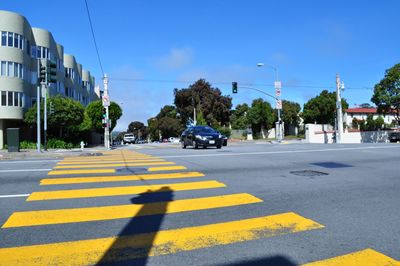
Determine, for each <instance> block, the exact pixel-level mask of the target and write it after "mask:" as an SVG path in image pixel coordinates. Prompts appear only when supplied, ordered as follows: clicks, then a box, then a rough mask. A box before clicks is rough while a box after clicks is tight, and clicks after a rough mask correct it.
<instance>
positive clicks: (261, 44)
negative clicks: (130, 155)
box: [0, 0, 400, 130]
mask: <svg viewBox="0 0 400 266" xmlns="http://www.w3.org/2000/svg"><path fill="white" fill-rule="evenodd" d="M88 4H89V7H90V12H91V16H92V21H93V25H94V30H95V34H96V38H97V43H98V46H99V51H100V56H101V59H102V63H103V66H104V71H105V72H106V73H107V74H108V75H109V77H110V94H111V98H112V100H114V101H116V102H119V103H121V104H122V107H123V109H124V116H123V117H122V119H121V121H120V122H119V125H118V126H117V129H119V130H125V129H126V127H127V125H128V124H129V122H131V121H135V120H140V121H143V122H145V121H146V120H147V119H148V118H150V117H152V116H155V115H156V114H157V113H158V111H159V110H160V108H161V107H162V106H163V105H165V104H172V103H173V93H172V91H173V89H174V88H184V87H187V86H188V85H189V84H190V83H192V82H194V81H195V80H197V79H199V78H205V79H207V80H208V81H210V82H211V83H212V84H213V85H214V86H216V87H218V88H220V89H221V91H222V92H223V94H225V95H228V94H231V86H230V85H229V83H230V82H232V81H237V82H238V83H239V87H240V84H245V83H246V84H247V83H250V84H266V85H267V86H258V87H257V88H259V89H263V90H265V91H266V92H268V93H273V87H272V85H273V81H274V72H273V69H272V68H268V67H264V68H257V67H256V63H258V62H264V63H265V64H270V65H274V66H276V67H277V68H278V69H279V76H280V79H281V80H282V84H283V87H282V97H283V98H284V99H287V100H292V101H296V102H299V103H300V104H302V105H303V104H304V102H306V101H307V100H308V99H310V98H311V97H314V96H316V95H318V94H319V92H320V91H321V90H323V89H329V90H333V87H334V86H335V75H336V73H339V74H340V76H341V78H342V80H343V81H344V82H345V86H346V88H348V89H346V90H345V91H344V92H343V97H345V98H346V99H347V100H348V102H349V104H350V106H352V105H354V104H361V103H364V102H369V101H370V98H371V96H372V92H373V91H372V90H371V89H368V88H373V86H374V84H376V83H377V82H379V80H380V79H382V78H383V75H384V71H385V70H386V69H388V68H390V67H391V66H393V65H394V64H396V63H399V62H400V45H399V44H400V34H399V33H400V27H399V20H398V11H399V10H400V1H398V0H385V1H361V0H360V1H316V0H315V1H311V0H304V1H295V0H292V1H289V0H286V1H285V0H282V1H263V0H247V1H243V0H236V1H234V0H202V1H184V0H170V1H162V0H159V1H155V0H147V1H138V0H126V1H122V0H115V1H103V0H96V1H95V0H88ZM0 9H3V10H9V11H14V12H17V13H20V14H22V15H24V16H25V17H26V18H27V19H28V20H29V22H30V23H31V25H32V26H33V27H39V28H45V29H48V30H50V31H51V32H52V33H53V36H54V38H55V39H56V41H57V42H58V43H60V44H62V45H64V48H65V52H66V53H70V54H73V55H75V56H76V58H77V60H78V61H79V62H80V63H81V64H82V65H83V66H84V68H86V69H89V70H90V71H91V73H92V74H93V75H94V76H95V77H96V81H97V82H101V79H100V77H101V75H102V74H101V70H100V67H99V64H98V61H97V57H96V53H95V50H94V45H93V41H92V37H91V34H90V27H89V22H88V18H87V15H86V9H85V2H84V0H69V1H54V0H53V1H50V0H48V1H42V0H36V1H26V0H25V1H23V0H12V1H2V2H1V3H0ZM121 79H128V80H125V81H124V80H121ZM132 79H139V80H142V81H135V80H132ZM144 80H145V81H144ZM156 80H168V81H172V82H156ZM173 81H179V82H173ZM260 96H262V95H260V94H258V93H256V92H251V91H245V90H243V89H240V88H239V93H238V94H237V95H233V103H234V105H236V104H238V103H243V102H247V103H251V101H252V99H254V98H257V97H260ZM268 100H269V99H268ZM271 102H272V101H271Z"/></svg>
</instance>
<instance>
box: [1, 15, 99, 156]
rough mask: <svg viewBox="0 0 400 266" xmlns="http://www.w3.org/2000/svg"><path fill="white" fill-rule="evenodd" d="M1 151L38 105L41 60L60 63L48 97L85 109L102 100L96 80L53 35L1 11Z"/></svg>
mask: <svg viewBox="0 0 400 266" xmlns="http://www.w3.org/2000/svg"><path fill="white" fill-rule="evenodd" d="M0 33H1V37H0V38H1V39H0V149H2V148H3V146H4V143H5V140H6V129H7V128H10V127H21V125H22V120H23V115H24V112H25V111H26V110H27V109H28V108H30V107H31V106H32V105H33V104H34V103H35V102H36V90H37V86H38V60H39V59H49V60H51V61H54V62H56V64H57V78H56V79H57V82H56V83H54V84H51V86H50V88H49V92H48V94H49V95H50V96H53V95H57V94H59V95H63V96H65V97H70V98H73V99H75V100H77V101H80V102H81V103H82V104H83V105H84V106H86V105H87V104H89V103H90V102H91V101H94V100H98V99H99V98H98V96H97V95H96V93H95V91H94V87H95V80H94V77H93V76H91V75H90V72H89V71H87V70H84V69H83V68H82V65H81V64H79V63H78V62H77V61H76V59H75V57H74V56H73V55H68V54H64V47H63V46H62V45H61V44H58V43H57V42H56V41H55V40H54V38H53V35H52V34H51V32H49V31H47V30H44V29H40V28H32V27H31V25H30V24H29V22H28V20H27V19H26V18H25V17H24V16H22V15H19V14H17V13H13V12H9V11H2V10H0Z"/></svg>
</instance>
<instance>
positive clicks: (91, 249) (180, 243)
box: [0, 212, 324, 266]
mask: <svg viewBox="0 0 400 266" xmlns="http://www.w3.org/2000/svg"><path fill="white" fill-rule="evenodd" d="M323 227H324V226H323V225H321V224H319V223H317V222H314V221H312V220H310V219H307V218H304V217H302V216H300V215H298V214H296V213H292V212H289V213H282V214H277V215H271V216H264V217H259V218H251V219H245V220H239V221H231V222H224V223H217V224H209V225H203V226H195V227H187V228H181V229H174V230H165V231H159V232H153V233H144V234H137V235H127V236H120V237H107V238H98V239H89V240H80V241H71V242H61V243H51V244H41V245H32V246H23V247H11V248H1V249H0V261H1V262H2V263H4V264H5V265H15V266H18V265H23V266H25V265H31V266H33V265H91V264H96V263H98V262H99V261H100V260H101V262H104V263H106V262H109V263H110V262H115V261H123V260H127V259H134V258H139V257H145V256H158V255H166V254H172V253H176V252H181V251H189V250H195V249H200V248H207V247H212V246H217V245H227V244H231V243H236V242H243V241H249V240H255V239H260V238H266V237H272V236H277V235H284V234H289V233H296V232H301V231H306V230H313V229H320V228H323Z"/></svg>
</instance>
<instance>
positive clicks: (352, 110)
mask: <svg viewBox="0 0 400 266" xmlns="http://www.w3.org/2000/svg"><path fill="white" fill-rule="evenodd" d="M346 112H347V113H353V114H354V113H357V114H376V113H377V109H376V108H349V109H346Z"/></svg>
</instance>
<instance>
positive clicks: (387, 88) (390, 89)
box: [371, 63, 400, 125]
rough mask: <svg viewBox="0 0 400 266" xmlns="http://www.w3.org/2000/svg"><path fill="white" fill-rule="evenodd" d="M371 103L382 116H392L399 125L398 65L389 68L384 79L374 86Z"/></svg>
mask: <svg viewBox="0 0 400 266" xmlns="http://www.w3.org/2000/svg"><path fill="white" fill-rule="evenodd" d="M371 101H372V102H373V103H375V104H376V106H377V107H378V112H379V113H382V114H393V115H394V116H395V120H396V121H397V124H398V125H400V63H399V64H396V65H394V66H393V67H392V68H389V69H388V70H386V72H385V77H384V78H383V79H382V80H381V81H380V82H379V83H378V84H376V85H375V88H374V95H373V96H372V98H371Z"/></svg>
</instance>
